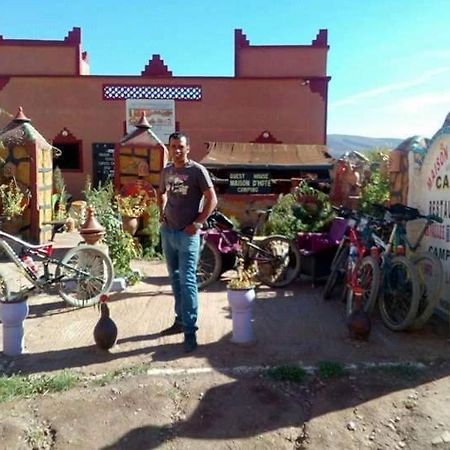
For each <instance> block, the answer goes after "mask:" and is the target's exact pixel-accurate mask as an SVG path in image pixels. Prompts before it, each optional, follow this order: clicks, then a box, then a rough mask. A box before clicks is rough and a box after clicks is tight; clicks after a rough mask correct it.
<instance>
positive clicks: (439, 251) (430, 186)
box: [408, 121, 450, 315]
mask: <svg viewBox="0 0 450 450" xmlns="http://www.w3.org/2000/svg"><path fill="white" fill-rule="evenodd" d="M449 156H450V124H449V123H447V121H446V122H445V123H444V125H443V127H442V128H441V129H440V130H439V131H438V132H437V133H436V134H435V135H434V136H433V138H432V140H431V142H430V145H429V146H428V148H427V151H426V154H425V156H424V157H423V158H417V155H414V154H413V153H412V152H411V153H410V154H409V158H408V159H409V180H410V181H409V192H408V204H409V205H411V206H414V207H416V208H418V209H419V211H420V212H421V213H422V214H435V215H437V216H439V217H440V218H441V219H442V223H432V224H431V225H430V227H429V228H428V230H427V233H426V234H425V236H424V238H423V241H422V244H421V250H423V251H429V252H432V253H434V254H435V255H436V256H437V257H438V258H439V259H440V261H441V262H442V265H443V268H444V284H443V289H442V292H441V297H440V299H439V303H438V305H437V310H438V312H439V313H441V314H442V315H448V314H449V311H450V160H449Z"/></svg>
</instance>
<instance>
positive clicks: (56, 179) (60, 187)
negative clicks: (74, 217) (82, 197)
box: [52, 167, 70, 220]
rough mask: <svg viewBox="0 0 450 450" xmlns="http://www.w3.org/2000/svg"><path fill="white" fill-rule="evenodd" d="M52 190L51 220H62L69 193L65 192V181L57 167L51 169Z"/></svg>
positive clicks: (64, 215)
mask: <svg viewBox="0 0 450 450" xmlns="http://www.w3.org/2000/svg"><path fill="white" fill-rule="evenodd" d="M53 191H54V194H53V196H52V203H53V204H52V207H53V220H63V219H65V218H66V217H67V202H68V200H69V198H70V194H69V193H68V192H67V188H66V183H65V181H64V177H63V175H62V172H61V169H60V168H59V167H55V169H54V170H53Z"/></svg>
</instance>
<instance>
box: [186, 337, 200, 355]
mask: <svg viewBox="0 0 450 450" xmlns="http://www.w3.org/2000/svg"><path fill="white" fill-rule="evenodd" d="M196 348H197V338H196V337H195V334H185V335H184V351H185V352H186V353H191V352H193V351H194V350H195V349H196Z"/></svg>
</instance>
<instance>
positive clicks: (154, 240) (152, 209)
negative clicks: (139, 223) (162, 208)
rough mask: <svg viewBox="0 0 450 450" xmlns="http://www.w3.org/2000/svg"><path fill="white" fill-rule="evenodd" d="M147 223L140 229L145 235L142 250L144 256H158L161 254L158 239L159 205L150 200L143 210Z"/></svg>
mask: <svg viewBox="0 0 450 450" xmlns="http://www.w3.org/2000/svg"><path fill="white" fill-rule="evenodd" d="M145 216H146V217H148V218H147V224H146V226H145V227H144V229H143V230H142V234H143V235H144V236H145V239H144V244H143V251H144V256H145V257H146V258H158V257H160V256H161V250H160V240H159V229H160V223H159V207H158V205H157V204H156V203H155V202H150V203H149V205H148V206H147V209H146V210H145Z"/></svg>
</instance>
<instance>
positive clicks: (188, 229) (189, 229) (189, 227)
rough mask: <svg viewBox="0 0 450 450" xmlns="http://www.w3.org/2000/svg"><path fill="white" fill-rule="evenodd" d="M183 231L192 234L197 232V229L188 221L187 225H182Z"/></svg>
mask: <svg viewBox="0 0 450 450" xmlns="http://www.w3.org/2000/svg"><path fill="white" fill-rule="evenodd" d="M183 231H184V232H185V233H187V234H190V235H191V236H193V235H194V234H197V232H198V231H199V229H198V228H197V227H196V226H195V225H194V224H193V223H190V224H189V225H186V226H185V227H184V229H183Z"/></svg>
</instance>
